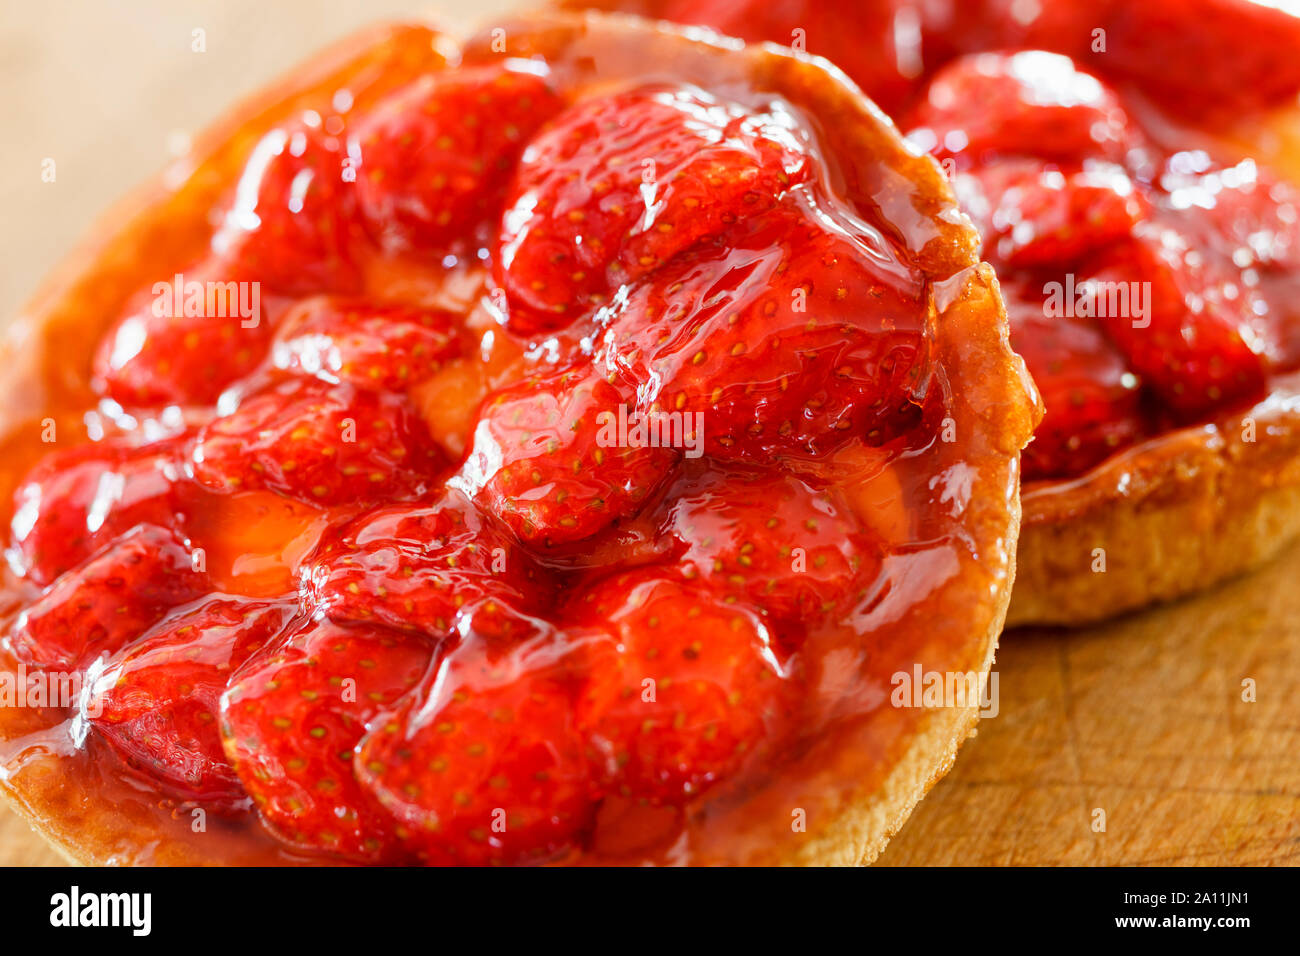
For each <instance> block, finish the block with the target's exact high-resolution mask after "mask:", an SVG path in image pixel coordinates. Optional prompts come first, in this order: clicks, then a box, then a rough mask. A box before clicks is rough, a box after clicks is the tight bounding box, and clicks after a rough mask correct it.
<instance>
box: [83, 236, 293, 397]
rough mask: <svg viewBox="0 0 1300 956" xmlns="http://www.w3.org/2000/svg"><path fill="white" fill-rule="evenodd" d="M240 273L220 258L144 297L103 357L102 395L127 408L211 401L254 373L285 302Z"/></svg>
mask: <svg viewBox="0 0 1300 956" xmlns="http://www.w3.org/2000/svg"><path fill="white" fill-rule="evenodd" d="M239 274H240V273H239V272H238V271H237V268H236V266H235V265H234V264H233V263H231V262H230V261H229V260H227V259H221V258H216V257H213V258H209V259H207V260H205V261H203V262H200V263H198V264H196V265H194V266H192V267H190V268H189V269H186V270H185V271H184V272H182V273H181V274H180V275H181V277H182V281H181V282H180V283H179V284H177V282H176V279H175V277H174V276H173V277H170V278H169V279H168V280H165V281H162V282H159V283H156V284H155V285H154V286H153V287H152V288H151V290H150V291H148V292H147V293H146V292H141V294H140V295H138V296H136V298H135V299H133V300H132V301H131V303H130V305H129V306H128V307H127V310H126V312H125V313H124V314H123V316H122V318H121V319H119V320H118V322H117V324H116V325H115V326H114V327H113V329H112V330H111V331H110V332H109V333H108V334H107V335H106V336H105V337H104V339H103V340H102V341H101V342H100V345H99V349H98V351H97V352H96V353H95V360H94V374H95V383H96V386H97V388H98V389H99V391H100V392H101V394H104V395H107V396H108V397H109V398H111V399H113V400H114V401H115V402H117V403H118V404H120V405H124V406H126V407H127V408H135V407H141V406H144V407H151V406H158V405H202V404H210V403H212V402H214V401H216V399H217V396H219V395H220V394H221V393H222V392H223V391H224V390H225V389H226V387H227V386H229V385H230V384H231V383H233V382H235V381H236V380H237V379H240V378H243V377H244V376H245V375H247V374H249V373H250V372H252V371H253V370H254V369H255V368H256V367H257V366H258V365H259V364H260V363H261V361H262V359H263V358H264V357H265V356H266V350H267V347H268V344H269V343H270V339H271V326H272V324H273V321H274V317H275V315H276V313H277V312H278V311H279V310H280V309H281V308H282V304H281V303H280V302H279V301H276V300H273V299H271V297H269V296H267V297H263V296H262V295H261V293H260V291H255V290H256V287H254V286H252V285H250V283H249V282H248V281H247V280H243V279H239V278H238V276H239Z"/></svg>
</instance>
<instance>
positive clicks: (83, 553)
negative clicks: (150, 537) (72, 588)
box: [10, 440, 184, 586]
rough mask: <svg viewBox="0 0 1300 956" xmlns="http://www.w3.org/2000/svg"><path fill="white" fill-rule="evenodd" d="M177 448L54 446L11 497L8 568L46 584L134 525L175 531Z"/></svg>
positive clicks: (164, 445) (123, 444)
mask: <svg viewBox="0 0 1300 956" xmlns="http://www.w3.org/2000/svg"><path fill="white" fill-rule="evenodd" d="M179 476H180V461H179V457H178V455H177V453H176V449H175V443H174V442H171V441H164V442H159V443H154V444H151V445H145V446H143V447H138V446H134V445H132V444H129V443H127V442H124V441H121V440H110V441H104V442H96V443H92V444H88V445H79V446H76V447H73V448H66V449H59V450H57V451H54V452H52V453H51V454H50V455H49V456H48V457H46V458H45V459H43V460H42V461H41V463H40V464H38V465H37V466H36V467H35V468H33V469H32V470H31V472H29V473H28V475H27V477H26V478H25V479H24V480H23V483H22V484H21V485H19V486H18V490H17V491H16V492H15V493H14V517H13V520H12V522H11V524H10V530H11V533H12V542H13V545H12V548H11V550H10V563H11V565H12V566H14V567H16V568H17V569H18V570H19V571H20V572H21V573H22V574H24V575H25V576H26V577H27V578H28V579H30V580H31V581H33V582H34V583H36V584H39V585H42V586H43V585H47V584H49V583H50V582H51V581H53V580H54V579H55V578H57V577H58V576H59V575H61V574H63V573H64V572H65V571H68V570H69V569H71V568H73V567H76V566H77V565H78V564H80V563H81V562H82V561H84V560H85V559H86V558H88V557H90V556H91V555H92V554H94V553H95V552H96V551H98V550H99V549H100V548H101V547H103V546H104V545H105V544H107V543H108V542H109V541H111V540H112V539H113V538H116V537H118V536H120V535H122V534H124V533H125V532H127V531H129V530H130V529H131V528H133V527H135V526H136V525H138V524H153V525H158V526H160V527H163V528H178V527H179V526H180V524H181V519H182V517H183V514H182V512H183V510H184V506H183V505H182V503H181V496H180V495H179V494H178V493H177V489H176V487H175V485H174V482H175V481H176V480H177V479H178V477H179Z"/></svg>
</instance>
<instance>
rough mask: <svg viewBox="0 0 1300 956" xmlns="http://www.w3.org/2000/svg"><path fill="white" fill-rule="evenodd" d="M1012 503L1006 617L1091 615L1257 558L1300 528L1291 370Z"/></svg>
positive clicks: (1221, 575) (1183, 587)
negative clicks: (1189, 424)
mask: <svg viewBox="0 0 1300 956" xmlns="http://www.w3.org/2000/svg"><path fill="white" fill-rule="evenodd" d="M1022 505H1023V508H1024V523H1023V525H1022V528H1021V534H1020V550H1019V557H1018V561H1019V568H1020V571H1019V578H1018V579H1017V581H1016V591H1015V594H1014V596H1013V597H1012V601H1011V609H1010V612H1009V613H1008V617H1007V624H1008V626H1016V625H1021V624H1046V625H1074V624H1086V623H1089V622H1093V621H1100V620H1102V619H1104V618H1107V617H1111V616H1113V615H1116V614H1120V613H1123V612H1125V611H1130V610H1134V609H1136V608H1139V607H1142V606H1144V605H1147V604H1153V603H1158V602H1162V601H1170V600H1174V599H1176V598H1179V597H1182V596H1184V595H1187V594H1191V593H1192V592H1194V591H1198V590H1200V589H1202V588H1206V587H1209V586H1211V585H1214V584H1218V583H1219V582H1221V581H1225V580H1227V579H1229V578H1231V577H1234V576H1235V575H1238V574H1243V573H1245V572H1247V571H1250V570H1252V569H1254V568H1257V567H1259V566H1260V565H1261V564H1263V563H1265V562H1266V561H1268V560H1269V559H1270V558H1272V557H1274V556H1275V555H1277V554H1278V553H1279V552H1280V551H1281V550H1282V549H1283V548H1284V547H1285V546H1286V545H1287V544H1288V543H1289V542H1290V541H1292V540H1293V539H1294V538H1296V537H1297V535H1300V375H1290V376H1286V377H1283V378H1279V379H1278V380H1276V381H1275V382H1274V391H1273V393H1272V394H1271V395H1270V396H1269V397H1268V398H1267V399H1265V400H1264V401H1262V402H1260V403H1259V404H1257V405H1255V406H1254V407H1253V408H1250V409H1247V410H1246V411H1243V412H1239V413H1237V414H1235V415H1230V416H1224V417H1221V418H1220V419H1219V420H1217V421H1216V422H1213V423H1211V424H1208V425H1204V426H1201V427H1197V428H1186V429H1181V430H1179V431H1177V432H1173V433H1171V434H1169V435H1163V436H1160V437H1159V438H1156V439H1153V440H1151V441H1148V442H1145V443H1143V444H1141V445H1137V446H1135V447H1133V448H1131V449H1128V450H1127V451H1125V452H1122V453H1120V454H1118V455H1116V456H1114V457H1113V458H1110V459H1108V460H1107V461H1105V462H1103V463H1102V464H1101V465H1100V466H1098V467H1097V468H1095V469H1093V470H1092V471H1091V472H1089V473H1088V474H1086V475H1084V476H1082V477H1081V478H1077V479H1074V480H1072V481H1068V482H1052V483H1046V482H1044V483H1035V484H1029V485H1026V486H1025V488H1024V489H1023V494H1022ZM1103 569H1104V570H1103Z"/></svg>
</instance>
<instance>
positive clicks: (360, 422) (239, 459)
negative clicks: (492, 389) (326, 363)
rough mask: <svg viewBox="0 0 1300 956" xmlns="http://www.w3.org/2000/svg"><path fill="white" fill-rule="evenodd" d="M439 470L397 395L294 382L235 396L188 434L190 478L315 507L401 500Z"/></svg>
mask: <svg viewBox="0 0 1300 956" xmlns="http://www.w3.org/2000/svg"><path fill="white" fill-rule="evenodd" d="M442 464H443V462H442V456H441V453H440V452H438V451H437V449H436V448H435V447H434V446H433V444H432V443H431V442H430V440H429V437H428V433H427V432H426V431H425V428H424V424H423V422H421V421H419V420H418V419H416V417H415V416H414V414H413V413H412V411H411V409H410V408H409V406H408V405H407V404H406V402H405V401H404V400H403V399H402V398H401V397H400V396H398V395H393V394H391V393H380V392H372V391H368V390H362V389H357V388H354V387H352V386H351V385H347V384H339V385H330V384H328V383H325V382H320V381H316V380H313V379H302V378H295V379H290V380H288V381H285V382H280V383H278V384H274V385H271V386H269V387H267V388H265V389H263V390H261V391H257V392H254V393H253V394H251V395H249V396H247V397H245V398H244V399H243V400H242V401H241V402H240V404H239V407H238V408H236V409H235V410H234V411H233V412H231V413H230V414H229V415H226V416H224V417H222V418H218V419H215V420H214V421H212V422H211V423H210V424H208V425H206V426H205V427H204V428H203V429H202V430H201V431H200V432H199V434H198V438H197V439H196V441H195V445H194V452H193V467H194V477H195V478H196V479H197V480H198V481H199V482H200V483H202V484H203V485H205V486H207V487H209V488H211V489H213V490H215V491H221V492H228V493H229V492H237V491H253V490H257V489H265V490H267V491H274V492H278V493H279V494H282V495H288V496H289V497H292V498H298V499H300V500H302V501H307V502H312V503H316V504H322V505H336V504H348V503H352V502H357V501H384V500H394V499H399V498H410V497H413V496H415V495H418V494H419V493H420V492H421V491H422V490H423V489H424V488H426V487H431V486H432V483H433V478H434V476H435V475H436V473H437V471H438V469H439V468H440V467H441V465H442Z"/></svg>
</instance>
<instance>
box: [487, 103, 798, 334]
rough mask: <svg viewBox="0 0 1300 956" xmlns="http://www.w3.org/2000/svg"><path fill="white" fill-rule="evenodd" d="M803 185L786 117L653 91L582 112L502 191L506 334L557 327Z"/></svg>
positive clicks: (551, 132) (571, 114)
mask: <svg viewBox="0 0 1300 956" xmlns="http://www.w3.org/2000/svg"><path fill="white" fill-rule="evenodd" d="M807 173H808V159H807V154H806V152H805V149H804V146H803V144H802V143H800V142H799V141H798V139H797V137H796V136H795V134H794V133H793V132H792V131H791V129H790V126H789V120H788V117H783V116H778V115H776V114H773V113H755V112H751V111H748V110H745V109H743V108H741V107H739V106H737V105H735V104H731V103H727V102H724V101H720V100H718V99H716V98H714V97H712V96H710V95H708V94H705V93H703V92H701V91H699V90H691V89H686V88H672V87H663V86H648V87H641V88H637V89H633V90H628V91H624V92H619V93H613V94H609V95H605V96H595V97H592V98H590V99H587V100H585V101H583V102H581V103H579V104H578V105H577V106H575V107H573V108H572V109H570V110H568V111H567V112H565V113H564V114H563V115H561V116H560V118H559V119H558V120H557V121H556V122H555V123H554V124H553V125H552V126H551V127H550V128H549V129H547V130H546V131H544V132H543V133H541V134H540V135H539V136H538V137H537V138H536V139H535V140H534V141H533V142H532V144H530V146H529V148H528V151H527V152H526V153H525V154H524V158H523V161H522V163H521V164H520V166H519V171H518V173H517V174H516V178H515V183H514V186H513V188H512V190H511V199H510V201H509V207H510V208H509V209H508V211H507V212H506V214H505V218H504V229H503V231H502V235H501V254H500V255H499V256H498V257H497V260H496V269H497V279H498V281H499V283H500V284H501V287H502V288H503V289H504V290H505V292H506V297H507V301H508V303H509V327H510V329H511V331H514V332H516V333H518V334H520V335H532V334H534V333H537V332H543V331H549V330H552V329H556V328H560V327H562V326H565V325H567V324H568V323H569V322H571V321H572V320H573V319H574V318H576V317H577V316H580V315H582V314H584V313H587V312H590V311H591V310H592V309H593V308H594V307H595V306H597V305H599V304H601V303H602V302H604V301H605V299H606V298H607V297H608V294H609V292H610V291H611V290H613V289H616V288H618V286H619V285H621V284H622V283H625V282H629V281H631V280H633V279H636V278H637V277H638V276H641V275H644V274H646V273H647V272H650V271H652V270H654V269H655V268H657V267H658V266H660V265H662V264H663V263H664V262H666V261H668V260H669V259H671V258H672V257H673V256H674V255H675V254H676V253H678V252H680V251H681V250H683V249H686V248H688V247H690V246H691V245H693V244H695V243H697V242H699V241H700V240H702V239H705V238H708V237H710V236H716V235H718V234H719V233H721V232H723V231H724V230H725V229H727V228H728V227H729V226H731V225H733V224H735V223H736V222H738V221H739V220H742V219H744V218H746V217H749V216H754V215H757V214H759V213H762V212H764V211H766V210H768V209H771V208H772V207H773V206H774V205H775V204H776V202H777V200H778V199H779V197H780V196H781V195H782V194H783V193H784V192H785V191H786V190H787V189H788V188H789V187H790V186H791V185H792V184H794V183H798V182H800V181H801V180H802V179H804V178H805V176H806V175H807Z"/></svg>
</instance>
